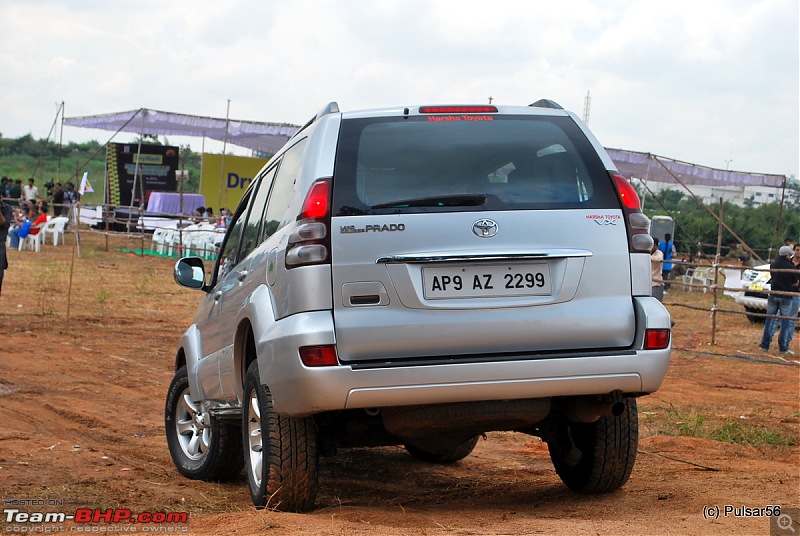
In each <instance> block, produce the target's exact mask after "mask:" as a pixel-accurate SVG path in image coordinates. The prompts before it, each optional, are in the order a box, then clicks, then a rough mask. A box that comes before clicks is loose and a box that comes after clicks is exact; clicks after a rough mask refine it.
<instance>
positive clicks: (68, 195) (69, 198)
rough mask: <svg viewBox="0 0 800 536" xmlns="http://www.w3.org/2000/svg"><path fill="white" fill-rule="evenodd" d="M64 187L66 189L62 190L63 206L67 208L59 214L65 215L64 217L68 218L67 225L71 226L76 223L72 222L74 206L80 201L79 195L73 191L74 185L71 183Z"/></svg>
mask: <svg viewBox="0 0 800 536" xmlns="http://www.w3.org/2000/svg"><path fill="white" fill-rule="evenodd" d="M66 187H67V189H66V190H64V204H65V205H67V206H66V207H64V210H63V211H62V212H61V213H62V214H65V213H66V216H67V217H68V218H69V224H70V225H71V224H72V223H77V222H75V221H74V219H75V205H77V204H78V201H79V200H80V194H78V192H76V191H75V184H73V183H72V181H69V182H67V184H66Z"/></svg>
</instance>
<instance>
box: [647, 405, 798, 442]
mask: <svg viewBox="0 0 800 536" xmlns="http://www.w3.org/2000/svg"><path fill="white" fill-rule="evenodd" d="M648 420H651V421H655V420H656V419H653V418H650V419H648ZM659 421H660V422H651V423H649V424H651V425H654V426H655V427H657V428H658V433H659V434H660V435H667V436H683V437H702V438H705V439H713V440H715V441H724V442H726V443H734V444H736V445H748V446H753V447H758V446H764V445H776V446H787V447H791V446H794V445H796V444H797V439H796V438H795V437H793V436H792V435H787V434H786V433H784V432H783V431H781V430H776V429H770V428H767V427H765V426H760V425H756V424H750V423H748V422H743V421H741V420H732V419H727V420H723V421H722V422H715V423H712V422H709V420H708V419H707V418H706V417H705V416H703V415H701V414H699V413H693V412H689V413H682V412H679V411H678V410H676V409H675V408H674V407H671V408H670V409H669V411H668V413H667V415H666V418H664V419H663V420H661V419H659Z"/></svg>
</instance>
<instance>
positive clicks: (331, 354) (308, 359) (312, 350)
mask: <svg viewBox="0 0 800 536" xmlns="http://www.w3.org/2000/svg"><path fill="white" fill-rule="evenodd" d="M300 359H301V360H302V361H303V364H304V365H305V366H307V367H333V366H336V365H338V364H339V359H338V358H337V357H336V346H333V345H325V346H301V347H300Z"/></svg>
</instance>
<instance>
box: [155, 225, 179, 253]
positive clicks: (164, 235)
mask: <svg viewBox="0 0 800 536" xmlns="http://www.w3.org/2000/svg"><path fill="white" fill-rule="evenodd" d="M177 227H178V222H172V223H170V224H169V225H164V226H162V227H158V228H156V229H155V230H154V231H153V238H152V245H151V246H150V249H151V250H153V251H157V252H158V253H159V254H162V255H163V254H164V250H165V249H166V246H167V241H168V240H170V238H171V235H172V233H173V232H174V231H175V230H176V229H177Z"/></svg>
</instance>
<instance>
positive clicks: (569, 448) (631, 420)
mask: <svg viewBox="0 0 800 536" xmlns="http://www.w3.org/2000/svg"><path fill="white" fill-rule="evenodd" d="M603 400H606V401H612V402H617V401H621V402H623V403H624V404H625V411H624V412H623V413H622V414H621V415H619V416H608V417H600V419H598V420H597V421H595V422H593V423H576V422H571V421H561V422H560V423H559V424H557V425H556V426H555V430H553V431H551V433H549V434H548V441H547V446H548V450H549V451H550V459H551V460H552V461H553V466H554V467H555V470H556V473H557V474H558V476H559V477H560V478H561V480H562V481H563V482H564V484H566V485H567V487H568V488H570V489H571V490H573V491H577V492H580V493H607V492H610V491H614V490H616V489H618V488H619V487H620V486H622V485H623V484H625V482H627V481H628V478H629V477H630V474H631V471H632V470H633V466H634V463H635V462H636V452H637V450H638V445H639V417H638V411H637V406H636V399H634V398H623V397H622V396H621V395H620V394H618V393H615V394H614V395H606V396H605V397H603Z"/></svg>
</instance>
